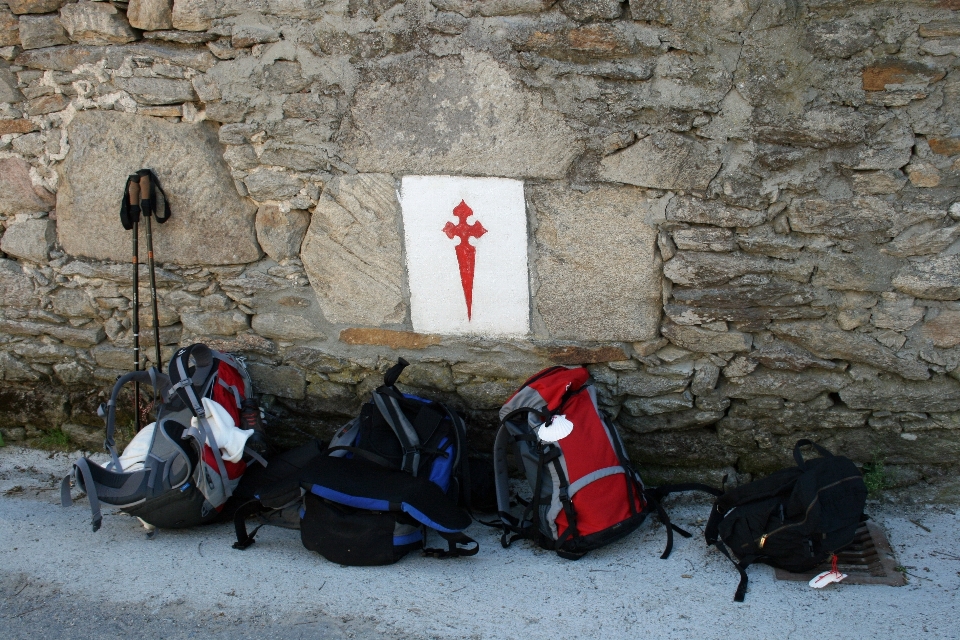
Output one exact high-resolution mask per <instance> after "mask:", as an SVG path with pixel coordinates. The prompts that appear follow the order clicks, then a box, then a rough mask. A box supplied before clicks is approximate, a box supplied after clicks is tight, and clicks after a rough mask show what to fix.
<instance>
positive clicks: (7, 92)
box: [0, 62, 39, 135]
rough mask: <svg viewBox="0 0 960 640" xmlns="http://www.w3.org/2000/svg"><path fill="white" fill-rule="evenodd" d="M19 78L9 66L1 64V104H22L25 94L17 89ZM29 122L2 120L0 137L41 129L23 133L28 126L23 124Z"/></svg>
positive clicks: (0, 122) (0, 121)
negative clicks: (23, 129)
mask: <svg viewBox="0 0 960 640" xmlns="http://www.w3.org/2000/svg"><path fill="white" fill-rule="evenodd" d="M17 84H18V83H17V77H16V76H15V75H13V73H12V72H11V71H10V68H9V66H8V65H6V64H5V63H3V62H0V102H9V103H11V104H12V103H14V102H20V101H21V100H23V94H22V93H20V89H19V88H17ZM24 122H27V121H26V120H12V119H8V120H0V135H6V134H8V133H27V132H28V131H34V130H35V129H37V128H39V127H35V128H33V129H29V128H28V129H26V131H21V130H20V129H22V128H24V127H25V126H26V125H24V124H23V123H24Z"/></svg>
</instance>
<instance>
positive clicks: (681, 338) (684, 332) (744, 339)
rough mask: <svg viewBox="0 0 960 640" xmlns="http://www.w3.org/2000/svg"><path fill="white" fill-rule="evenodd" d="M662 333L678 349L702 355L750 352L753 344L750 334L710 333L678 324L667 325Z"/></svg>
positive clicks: (662, 329) (737, 332)
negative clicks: (681, 348)
mask: <svg viewBox="0 0 960 640" xmlns="http://www.w3.org/2000/svg"><path fill="white" fill-rule="evenodd" d="M660 332H661V333H662V334H663V337H665V338H666V339H667V340H669V341H670V342H672V343H673V344H675V345H677V346H678V347H683V348H684V349H689V350H690V351H697V352H700V353H729V352H731V351H732V352H738V351H750V345H751V344H752V342H753V338H752V337H751V336H750V334H748V333H740V332H739V331H709V330H707V329H700V328H697V327H688V326H683V325H678V324H665V325H663V327H661V329H660Z"/></svg>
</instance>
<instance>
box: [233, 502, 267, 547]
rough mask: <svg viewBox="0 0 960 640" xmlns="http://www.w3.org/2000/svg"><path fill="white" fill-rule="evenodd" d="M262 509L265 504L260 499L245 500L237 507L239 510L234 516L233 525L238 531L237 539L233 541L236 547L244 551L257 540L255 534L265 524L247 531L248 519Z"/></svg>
mask: <svg viewBox="0 0 960 640" xmlns="http://www.w3.org/2000/svg"><path fill="white" fill-rule="evenodd" d="M261 511H263V506H262V505H261V504H260V501H259V500H250V501H249V502H244V503H243V504H242V505H240V506H239V507H237V511H236V513H235V514H234V516H233V527H234V529H235V530H236V532H237V541H236V542H234V543H233V548H234V549H239V550H240V551H243V550H244V549H246V548H247V547H249V546H250V545H252V544H253V543H254V542H256V540H254V536H256V535H257V531H259V530H260V527H262V526H263V525H262V524H261V525H258V526H257V527H256V528H255V529H254V530H253V531H251V532H250V533H247V522H246V521H247V518H249V517H250V516H255V515H257V514H258V513H260V512H261Z"/></svg>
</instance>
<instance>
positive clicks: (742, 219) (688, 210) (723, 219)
mask: <svg viewBox="0 0 960 640" xmlns="http://www.w3.org/2000/svg"><path fill="white" fill-rule="evenodd" d="M666 216H667V220H671V221H674V222H689V223H693V224H710V225H715V226H719V227H754V226H756V225H758V224H763V223H764V222H766V218H767V214H766V212H765V211H755V210H753V209H744V208H742V207H731V206H728V205H725V204H724V203H722V202H718V201H716V200H703V199H701V198H693V197H683V196H677V197H674V198H672V199H671V200H670V202H669V203H668V204H667V210H666Z"/></svg>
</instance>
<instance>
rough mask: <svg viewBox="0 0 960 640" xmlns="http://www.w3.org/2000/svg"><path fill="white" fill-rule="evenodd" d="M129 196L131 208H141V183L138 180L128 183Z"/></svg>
mask: <svg viewBox="0 0 960 640" xmlns="http://www.w3.org/2000/svg"><path fill="white" fill-rule="evenodd" d="M127 194H128V196H129V202H130V204H131V206H135V207H139V206H140V183H139V182H137V181H136V180H130V181H129V182H128V183H127Z"/></svg>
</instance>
